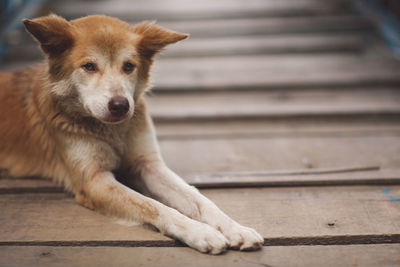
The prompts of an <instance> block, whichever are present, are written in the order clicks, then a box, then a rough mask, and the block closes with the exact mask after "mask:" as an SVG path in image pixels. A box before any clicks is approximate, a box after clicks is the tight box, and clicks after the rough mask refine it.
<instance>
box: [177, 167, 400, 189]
mask: <svg viewBox="0 0 400 267" xmlns="http://www.w3.org/2000/svg"><path fill="white" fill-rule="evenodd" d="M309 171H310V172H312V171H313V170H312V169H311V170H309ZM185 180H186V181H187V182H188V183H190V184H192V185H194V186H196V187H197V188H227V187H262V186H268V187H270V186H308V185H313V186H316V185H319V186H320V185H373V184H380V185H390V184H400V170H398V169H384V170H376V171H358V172H343V173H322V174H321V173H318V170H314V173H313V174H312V173H310V174H298V175H294V174H292V175H289V174H282V175H277V174H271V175H251V174H248V175H245V173H230V174H223V173H222V174H219V173H215V174H202V175H198V174H192V175H187V176H185Z"/></svg>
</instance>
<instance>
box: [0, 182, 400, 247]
mask: <svg viewBox="0 0 400 267" xmlns="http://www.w3.org/2000/svg"><path fill="white" fill-rule="evenodd" d="M384 188H385V189H386V188H388V189H389V193H388V194H384V193H382V192H381V190H382V189H384ZM202 192H203V193H204V194H205V195H206V196H208V197H209V198H210V199H211V200H213V201H214V202H215V203H216V204H217V205H218V206H220V207H221V208H222V209H223V210H224V211H225V212H226V213H227V214H229V215H230V216H232V217H233V218H234V219H236V220H238V221H239V222H240V223H242V224H245V225H249V226H251V227H254V228H256V229H257V230H258V231H260V233H261V234H262V235H263V236H264V237H265V238H267V240H268V238H286V239H287V238H291V239H293V242H294V243H295V241H296V239H298V238H300V239H301V238H304V237H310V238H311V237H315V238H316V239H318V238H319V237H323V236H332V237H334V236H349V237H348V238H349V240H347V241H346V242H350V243H351V236H355V237H356V240H357V239H358V238H359V236H362V235H375V236H379V235H383V236H385V235H393V234H396V235H398V234H400V210H399V209H398V208H397V207H398V205H397V204H398V202H397V201H393V200H391V199H390V198H389V196H393V197H398V196H399V195H400V186H389V187H382V186H342V187H290V188H263V189H261V188H252V189H224V190H219V189H214V190H202ZM260 203H262V205H260ZM0 204H1V206H2V213H1V214H0V222H1V225H2V227H1V229H0V239H1V241H2V242H3V243H4V242H12V241H35V242H39V241H60V242H61V241H74V242H77V241H101V242H103V241H108V240H110V241H113V240H116V241H118V240H121V241H148V240H162V241H163V240H164V241H165V240H169V239H168V238H166V237H163V236H161V235H160V234H157V233H154V232H151V231H148V230H144V229H142V228H140V227H129V228H127V227H125V226H121V225H117V224H114V223H112V220H110V219H108V218H106V217H104V216H102V215H100V214H98V213H96V212H92V211H89V210H87V209H84V208H82V207H80V206H78V205H77V204H75V203H74V202H73V200H72V199H71V198H66V196H65V195H64V194H35V195H26V194H23V195H0ZM310 207H312V208H310ZM343 238H345V237H343ZM346 238H347V237H346ZM300 241H301V240H300ZM301 242H303V241H301ZM315 242H318V240H316V241H315ZM357 242H358V241H357ZM122 243H123V242H122ZM122 243H121V244H122ZM6 244H7V243H6ZM38 244H39V243H38ZM156 245H157V243H154V244H153V246H156ZM161 245H162V243H161ZM170 245H173V244H172V243H171V244H170Z"/></svg>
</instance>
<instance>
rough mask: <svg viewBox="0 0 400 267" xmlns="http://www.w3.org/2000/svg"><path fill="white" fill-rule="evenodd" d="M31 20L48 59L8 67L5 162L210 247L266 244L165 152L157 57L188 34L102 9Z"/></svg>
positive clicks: (3, 110)
mask: <svg viewBox="0 0 400 267" xmlns="http://www.w3.org/2000/svg"><path fill="white" fill-rule="evenodd" d="M23 23H24V25H25V28H26V30H27V31H28V32H29V33H30V34H31V35H32V36H33V37H34V39H36V41H37V42H38V43H39V45H40V47H41V50H42V51H43V53H44V55H45V60H44V61H43V62H42V63H39V64H37V65H35V66H32V67H28V68H26V69H23V70H16V71H11V72H2V73H0V87H1V90H0V168H2V169H6V170H7V171H8V174H9V175H10V176H12V177H22V176H41V177H45V178H50V179H53V180H55V181H56V182H58V183H60V184H62V185H63V186H64V187H65V188H66V189H67V190H68V191H70V192H72V194H73V195H74V197H75V200H76V201H77V202H78V203H79V204H81V205H83V206H85V207H87V208H89V209H93V210H96V211H99V212H101V213H103V214H105V215H108V216H111V217H114V218H119V219H125V220H128V221H131V222H135V223H138V224H142V225H151V226H152V227H155V228H156V229H158V230H159V231H160V232H161V233H163V234H165V235H167V236H170V237H172V238H175V239H178V240H180V241H182V242H183V243H185V244H187V245H188V246H190V247H192V248H194V249H197V250H199V251H201V252H204V253H210V254H220V253H222V252H224V251H225V250H227V249H228V248H232V249H240V250H256V249H260V248H261V247H262V245H263V242H264V239H263V238H262V236H261V235H260V234H258V233H257V232H256V231H255V230H253V229H251V228H248V227H244V226H242V225H240V224H239V223H237V222H235V221H234V220H232V219H231V218H229V217H228V216H227V215H226V214H225V213H223V212H222V211H221V210H220V209H219V208H217V206H216V205H215V204H214V203H213V202H211V201H210V200H209V199H207V198H206V197H204V196H203V195H202V194H201V193H200V192H199V191H198V190H197V189H196V188H194V187H192V186H190V185H188V184H187V183H186V182H184V180H183V179H182V178H180V177H179V176H178V175H176V174H175V173H174V172H173V171H171V170H170V169H169V168H168V167H167V166H166V164H165V163H164V161H163V159H162V157H161V155H160V149H159V147H158V143H157V140H156V135H155V130H154V127H153V123H152V120H151V118H150V116H149V114H148V112H147V108H146V102H145V97H144V92H145V91H146V90H148V88H149V75H150V68H151V65H152V63H153V60H154V57H155V55H156V54H157V53H158V52H159V51H160V50H162V49H163V48H164V47H165V46H166V45H169V44H172V43H175V42H178V41H181V40H183V39H186V38H187V37H188V35H187V34H182V33H178V32H174V31H171V30H168V29H165V28H163V27H161V26H158V25H157V24H155V23H154V22H147V21H145V22H142V23H139V24H137V25H130V24H128V23H125V22H123V21H121V20H119V19H116V18H112V17H107V16H102V15H91V16H87V17H83V18H79V19H75V20H71V21H67V20H66V19H64V18H62V17H60V16H57V15H54V14H51V15H48V16H44V17H39V18H36V19H33V20H29V19H24V20H23Z"/></svg>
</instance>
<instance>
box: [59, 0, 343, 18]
mask: <svg viewBox="0 0 400 267" xmlns="http://www.w3.org/2000/svg"><path fill="white" fill-rule="evenodd" d="M343 3H344V2H343V1H342V3H340V2H339V1H331V2H330V3H325V2H324V3H320V2H318V1H312V0H299V1H287V0H283V1H279V2H275V1H271V0H270V1H264V0H250V1H248V2H246V3H244V2H242V1H238V0H234V1H228V0H223V1H218V2H217V3H216V2H212V1H201V2H193V3H188V2H187V1H183V0H168V1H159V0H152V1H146V2H142V1H140V2H139V1H136V2H132V1H128V0H119V1H103V2H102V3H101V5H99V4H93V3H91V2H78V3H76V4H66V3H63V2H59V3H56V4H55V5H54V6H53V7H52V8H51V10H54V11H55V12H56V13H58V14H61V15H63V16H66V17H68V18H71V17H81V16H85V15H87V14H106V15H110V16H115V17H120V18H124V19H132V18H134V19H137V20H143V19H153V20H154V19H158V20H171V19H173V20H176V19H191V20H193V19H210V18H232V17H264V16H295V15H315V14H326V13H339V12H343V9H344V8H343V6H346V5H343Z"/></svg>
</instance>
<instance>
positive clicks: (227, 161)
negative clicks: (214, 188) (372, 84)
mask: <svg viewBox="0 0 400 267" xmlns="http://www.w3.org/2000/svg"><path fill="white" fill-rule="evenodd" d="M160 145H161V151H162V154H163V156H164V158H165V160H166V162H167V164H168V165H169V166H170V167H171V168H172V169H173V170H175V171H177V172H178V173H180V174H181V175H183V176H185V174H189V173H199V174H201V173H210V172H211V173H212V172H225V171H227V172H236V171H266V170H268V171H272V170H290V169H292V170H296V169H305V168H340V167H344V166H349V165H352V166H354V165H376V166H380V167H382V168H397V167H398V166H400V159H399V157H398V155H399V154H400V137H399V136H379V137H376V136H353V137H346V136H343V137H327V136H325V137H301V136H299V137H296V138H292V137H270V138H264V137H243V138H229V139H227V138H224V137H220V138H214V139H209V138H201V137H200V138H192V139H185V140H176V139H171V140H160ZM188 155H190V157H188Z"/></svg>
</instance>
